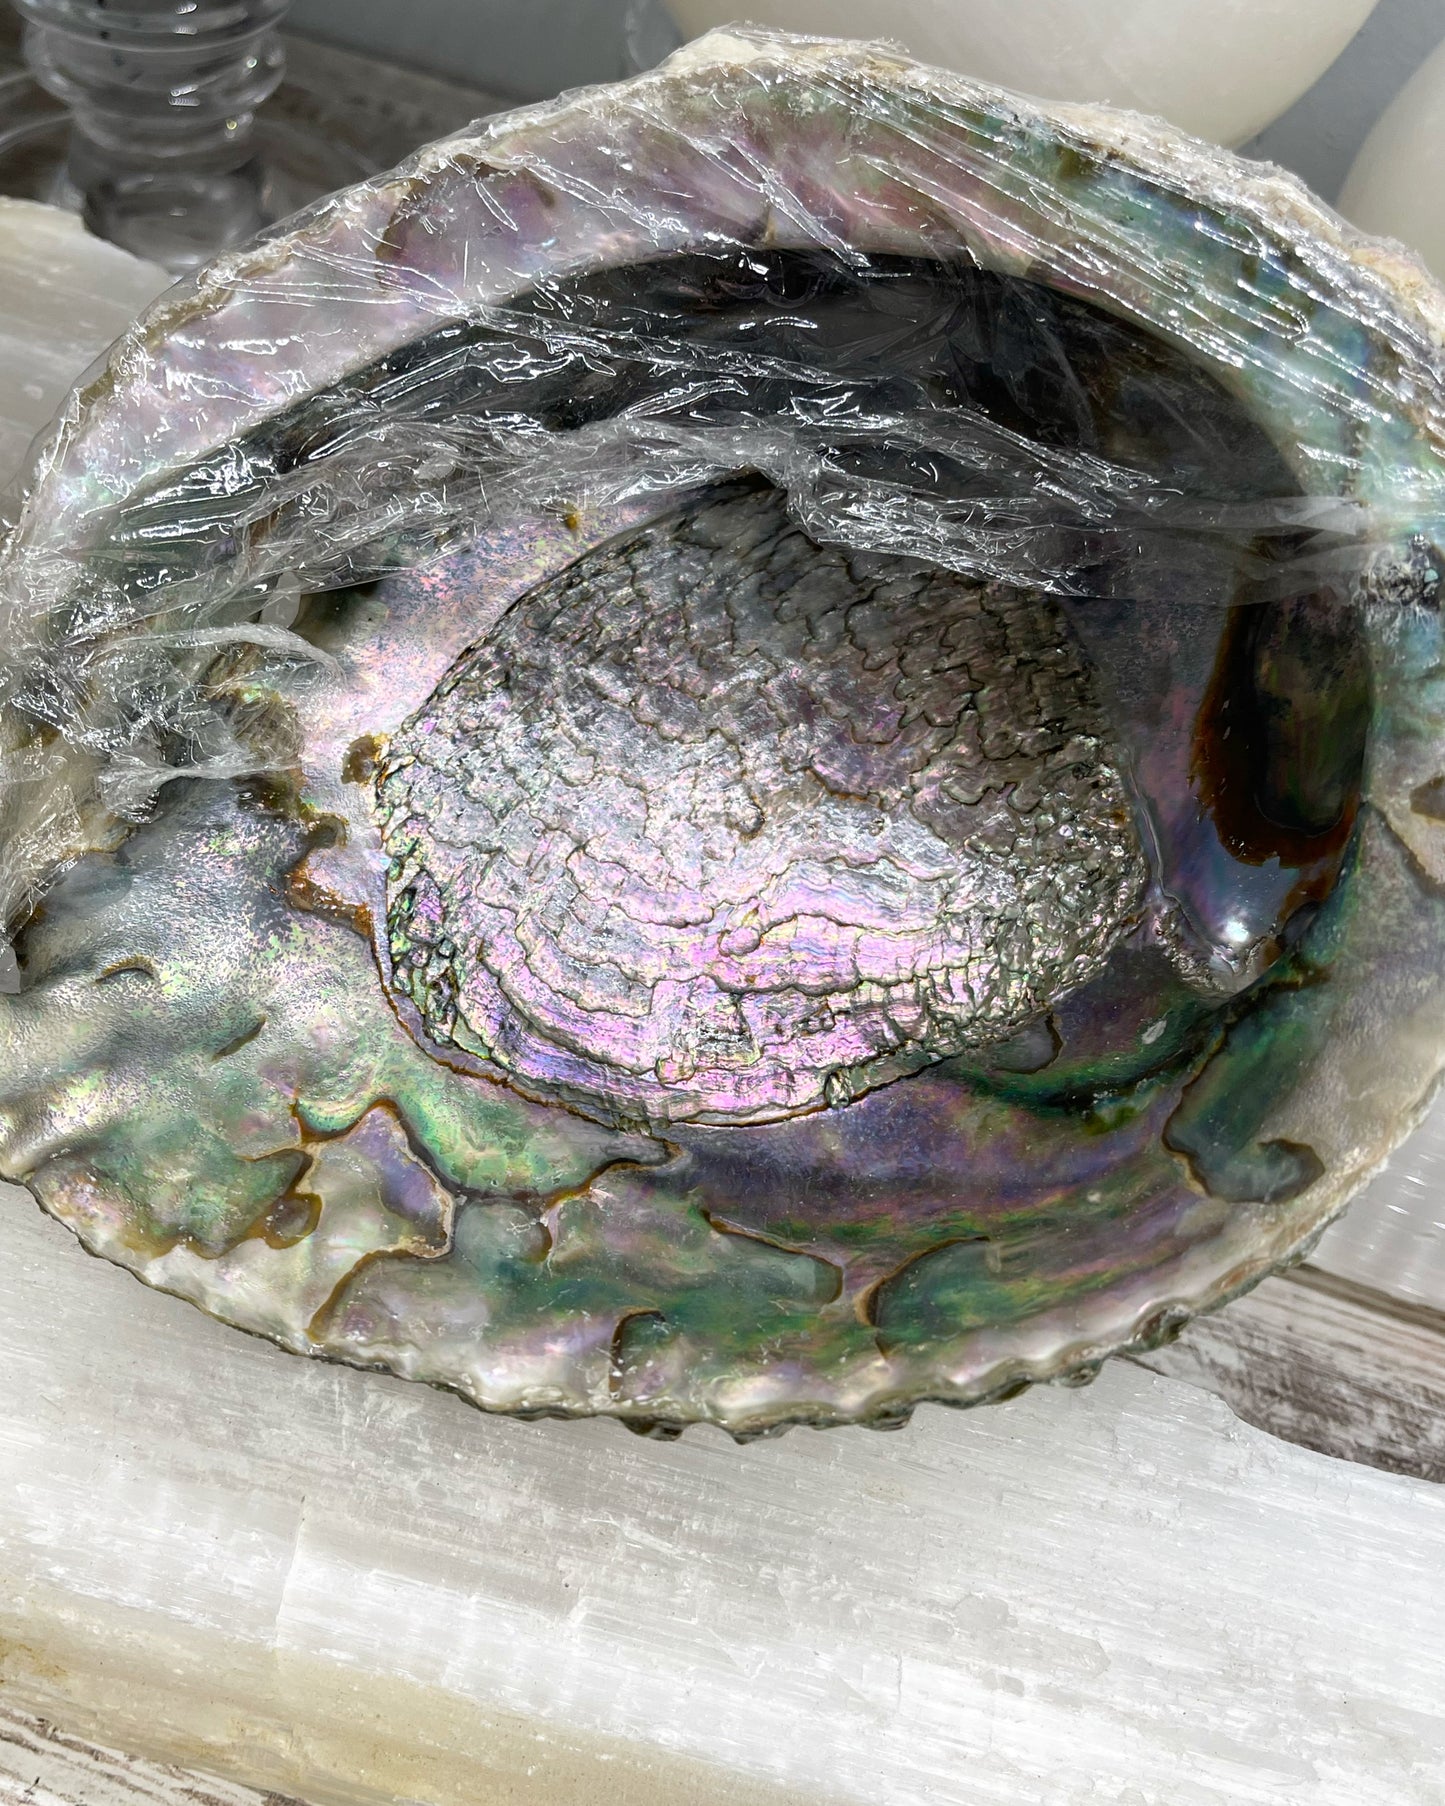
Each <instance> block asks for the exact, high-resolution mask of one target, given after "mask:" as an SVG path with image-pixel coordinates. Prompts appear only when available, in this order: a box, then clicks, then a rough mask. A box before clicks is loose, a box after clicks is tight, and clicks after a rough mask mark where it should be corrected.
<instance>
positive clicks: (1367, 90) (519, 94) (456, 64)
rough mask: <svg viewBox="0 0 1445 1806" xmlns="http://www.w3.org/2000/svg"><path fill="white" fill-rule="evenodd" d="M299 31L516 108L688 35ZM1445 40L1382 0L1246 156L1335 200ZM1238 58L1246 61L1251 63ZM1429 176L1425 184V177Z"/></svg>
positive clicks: (389, 15) (613, 18)
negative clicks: (1382, 119) (1375, 132)
mask: <svg viewBox="0 0 1445 1806" xmlns="http://www.w3.org/2000/svg"><path fill="white" fill-rule="evenodd" d="M681 4H682V5H683V7H684V8H687V9H688V10H690V11H691V12H693V13H696V14H699V15H700V14H702V13H703V12H708V13H709V14H710V15H711V16H723V17H727V16H729V15H731V16H734V17H737V18H747V17H749V16H750V15H749V9H748V6H747V3H746V0H739V4H738V5H737V6H736V7H735V8H729V7H727V6H723V7H717V6H706V7H704V6H702V5H699V4H696V0H693V3H692V4H689V0H681ZM961 4H962V0H938V4H937V6H936V8H935V10H936V11H937V12H938V13H940V14H942V15H943V16H944V18H945V19H947V18H948V15H949V14H950V13H952V12H953V11H954V9H955V8H956V7H959V6H960V5H961ZM1210 4H1211V5H1212V6H1214V7H1216V8H1217V10H1218V13H1219V16H1220V17H1221V19H1224V18H1226V17H1227V18H1229V19H1231V20H1232V19H1233V18H1234V17H1235V16H1236V14H1242V15H1244V16H1246V17H1247V16H1248V15H1249V14H1250V13H1251V12H1253V13H1255V14H1256V15H1257V16H1259V17H1260V18H1262V17H1263V16H1264V15H1266V14H1270V15H1286V16H1288V15H1293V16H1294V17H1296V18H1298V19H1299V20H1300V21H1301V26H1300V40H1301V42H1300V59H1301V61H1302V62H1303V63H1308V62H1309V61H1310V59H1311V56H1312V54H1313V52H1312V42H1313V32H1317V31H1318V29H1319V21H1320V20H1321V19H1322V18H1324V17H1325V16H1326V15H1328V16H1329V19H1330V23H1331V29H1334V28H1335V26H1334V21H1336V20H1338V19H1339V18H1342V17H1344V16H1345V13H1346V10H1347V9H1346V8H1344V7H1342V6H1340V5H1339V4H1337V0H1318V3H1317V0H1249V3H1248V5H1239V4H1238V0H1210ZM765 5H766V9H767V10H768V12H769V13H770V14H776V15H777V16H779V17H781V16H782V11H783V9H782V7H781V6H780V5H778V4H776V0H773V4H770V5H769V4H767V0H763V4H760V5H757V6H755V7H754V9H753V16H756V15H758V14H760V13H761V12H762V11H763V10H764V6H765ZM1091 9H1093V10H1094V11H1096V12H1099V13H1104V14H1107V15H1108V16H1109V17H1110V18H1111V19H1113V18H1116V17H1125V16H1128V15H1129V14H1131V13H1132V14H1133V15H1135V16H1136V17H1137V18H1138V19H1139V20H1140V21H1141V22H1142V21H1143V20H1145V19H1146V18H1147V19H1148V20H1149V22H1150V24H1151V26H1154V27H1156V28H1157V25H1158V21H1159V19H1160V17H1161V16H1162V15H1165V14H1167V13H1168V12H1169V11H1171V10H1175V9H1177V10H1179V11H1181V12H1184V13H1194V12H1197V11H1199V10H1200V7H1199V6H1197V5H1188V4H1185V3H1184V0H1142V3H1141V0H1125V3H1124V4H1120V3H1119V0H1084V4H1083V5H1082V6H1081V7H1079V9H1078V10H1081V11H1083V12H1085V13H1087V12H1089V11H1090V10H1091ZM797 10H798V12H799V14H801V13H802V11H804V10H806V11H807V13H808V16H809V21H810V23H811V22H812V20H813V19H814V18H818V19H821V18H823V17H824V16H826V15H829V14H830V13H836V14H837V15H838V18H839V21H840V24H839V28H840V29H841V28H842V23H843V14H844V13H845V12H846V13H848V14H849V15H850V16H851V15H854V14H857V15H860V16H861V15H863V14H864V13H865V12H866V13H871V14H874V15H876V16H878V17H880V18H884V19H887V18H889V17H893V18H895V19H897V20H899V21H900V22H899V23H898V24H896V25H894V26H893V27H892V28H893V29H895V30H902V29H903V24H902V20H903V18H904V17H905V15H906V12H907V10H908V8H907V7H906V6H904V5H903V4H901V3H900V4H898V5H887V4H883V3H882V0H875V3H874V4H872V5H870V6H867V7H865V6H863V5H862V4H859V0H850V3H849V4H846V5H844V4H841V3H840V4H839V5H836V6H834V5H831V4H828V3H826V0H812V4H810V5H808V4H806V0H804V4H800V5H799V6H798V8H797ZM912 10H913V12H914V13H916V14H917V13H923V12H924V10H925V9H924V7H923V6H922V5H920V4H919V0H912ZM987 10H990V11H992V10H995V9H994V8H992V7H990V8H988V9H987ZM1015 10H1016V12H1017V14H1018V16H1019V23H1020V28H1021V32H1022V31H1025V30H1026V29H1027V28H1028V27H1029V26H1030V24H1031V15H1033V14H1034V13H1037V12H1040V11H1043V10H1053V11H1062V10H1065V9H1063V8H1060V7H1058V6H1057V5H1056V6H1055V7H1053V8H1047V7H1041V6H1040V4H1039V0H1028V3H1027V4H1020V5H1019V6H1018V7H1017V8H1016V9H1015ZM1205 10H1208V9H1207V8H1206V9H1205ZM1356 10H1357V11H1358V12H1360V13H1364V12H1365V11H1366V7H1365V5H1360V6H1359V7H1358V8H1357V9H1356ZM1312 21H1313V22H1314V23H1313V31H1312ZM292 23H293V24H294V25H295V27H296V29H297V30H298V31H305V32H310V33H312V34H313V35H315V36H317V37H321V38H327V39H330V40H331V41H332V42H333V43H338V44H346V45H350V46H351V47H353V48H355V49H359V50H366V51H370V52H372V53H373V54H377V53H379V54H384V55H387V56H393V57H395V58H396V59H397V61H399V62H404V63H407V64H410V65H412V66H413V67H415V68H419V69H427V70H430V71H432V72H433V73H436V74H439V75H446V76H450V77H452V78H453V79H454V80H458V81H467V82H472V83H474V84H476V85H477V86H479V87H484V88H490V89H492V90H493V91H495V92H497V93H501V94H506V95H508V96H511V97H514V98H516V99H518V100H536V99H541V98H542V97H544V96H546V95H549V94H554V93H556V92H557V90H558V89H559V88H564V87H570V86H574V85H576V84H577V83H580V82H589V81H609V80H612V79H614V78H615V77H617V76H620V75H623V74H626V73H629V72H631V71H633V70H635V69H637V68H640V67H646V66H647V65H648V64H650V63H652V62H655V61H656V60H657V59H658V58H659V57H661V56H663V55H665V54H666V52H667V50H668V49H670V48H671V47H672V46H673V45H674V44H676V43H677V42H678V39H679V36H680V33H679V31H678V29H677V27H676V25H675V24H674V23H673V21H672V19H671V17H670V16H669V14H668V12H667V9H666V7H665V6H664V4H663V0H294V5H293V12H292ZM818 28H819V27H817V26H815V27H814V29H818ZM1227 36H1228V34H1225V37H1224V38H1223V39H1222V40H1221V56H1223V54H1225V52H1226V51H1227V50H1228V48H1229V45H1228V43H1227V41H1226V40H1227ZM1442 41H1445V0H1379V3H1378V4H1377V5H1376V6H1375V8H1374V10H1373V12H1370V13H1369V14H1368V16H1367V17H1366V18H1365V23H1364V25H1363V26H1362V28H1361V29H1360V30H1359V32H1358V33H1357V35H1356V36H1355V37H1354V39H1353V40H1352V41H1350V42H1349V43H1348V45H1347V48H1346V49H1345V51H1344V53H1343V55H1341V56H1340V58H1339V59H1338V61H1336V62H1335V63H1334V64H1333V65H1332V66H1331V67H1330V68H1328V69H1327V70H1326V71H1325V73H1324V74H1323V75H1322V76H1321V77H1320V78H1319V80H1318V81H1316V82H1315V83H1314V85H1313V86H1312V87H1311V88H1310V89H1309V90H1308V92H1306V93H1305V94H1304V95H1303V96H1302V97H1301V98H1300V99H1299V100H1298V101H1297V102H1296V103H1295V104H1294V105H1293V106H1292V107H1290V109H1289V111H1288V112H1286V113H1285V114H1284V115H1283V116H1282V117H1281V118H1279V119H1277V120H1276V121H1275V122H1274V123H1273V124H1272V125H1270V126H1268V127H1266V128H1265V129H1264V130H1263V131H1262V132H1260V133H1259V134H1258V135H1257V136H1256V137H1254V138H1253V139H1251V140H1249V141H1248V142H1246V143H1245V144H1244V145H1242V146H1241V147H1240V148H1241V149H1242V150H1243V151H1244V152H1245V154H1246V155H1248V156H1257V157H1268V158H1271V159H1273V160H1274V161H1276V162H1279V163H1283V164H1284V165H1285V166H1286V167H1287V168H1289V169H1293V170H1295V171H1296V172H1297V173H1298V174H1299V175H1301V176H1303V177H1304V179H1305V180H1306V181H1307V182H1308V183H1309V184H1310V186H1311V187H1312V188H1314V189H1315V190H1316V191H1317V192H1318V193H1320V194H1322V195H1323V196H1324V197H1325V199H1326V200H1335V199H1336V198H1338V196H1339V194H1340V191H1341V188H1342V187H1343V185H1344V181H1345V177H1346V175H1347V174H1348V172H1349V169H1350V165H1351V164H1352V162H1353V161H1354V159H1355V156H1356V153H1357V152H1358V151H1359V149H1360V147H1361V145H1362V144H1363V143H1364V141H1365V138H1366V137H1367V136H1368V134H1369V132H1370V129H1371V127H1372V126H1373V125H1374V124H1375V122H1376V120H1377V119H1378V118H1379V116H1380V114H1381V113H1382V112H1383V111H1384V109H1385V108H1386V106H1387V105H1388V104H1389V102H1390V101H1391V100H1392V99H1393V97H1394V96H1395V95H1396V94H1397V93H1398V92H1399V90H1400V89H1401V88H1403V87H1404V85H1405V83H1406V82H1407V81H1409V79H1410V78H1411V76H1412V75H1414V74H1415V72H1416V71H1417V70H1418V69H1419V68H1420V66H1421V64H1422V63H1423V62H1424V61H1425V59H1426V57H1427V56H1428V55H1429V53H1430V52H1431V51H1432V50H1434V49H1435V48H1436V46H1437V45H1439V44H1440V43H1441V42H1442ZM1242 60H1244V61H1246V62H1247V60H1248V59H1247V56H1245V57H1244V58H1243V59H1242ZM1222 73H1223V72H1222V71H1221V70H1220V68H1219V67H1218V65H1217V64H1216V66H1214V67H1212V68H1211V67H1208V66H1205V65H1203V64H1201V68H1200V71H1199V79H1200V82H1201V84H1211V85H1212V84H1215V83H1217V82H1219V80H1220V77H1221V74H1222ZM1244 73H1245V71H1244V70H1241V71H1240V74H1241V75H1243V74H1244ZM1421 179H1422V182H1423V180H1424V179H1425V178H1424V175H1423V173H1422V178H1421ZM1432 185H1433V186H1435V187H1439V186H1441V184H1440V183H1439V181H1438V177H1433V178H1432Z"/></svg>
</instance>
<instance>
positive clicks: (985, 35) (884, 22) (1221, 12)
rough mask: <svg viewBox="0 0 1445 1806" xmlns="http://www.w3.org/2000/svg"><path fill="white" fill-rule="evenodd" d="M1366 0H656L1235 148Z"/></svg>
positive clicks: (698, 22) (1335, 45) (1297, 84)
mask: <svg viewBox="0 0 1445 1806" xmlns="http://www.w3.org/2000/svg"><path fill="white" fill-rule="evenodd" d="M1374 3H1375V0H964V3H959V0H747V4H745V5H743V6H742V7H741V8H739V6H738V5H737V4H736V3H735V0H668V4H669V6H670V7H671V9H672V11H673V13H674V15H675V16H676V18H677V19H678V22H679V23H680V24H681V25H682V27H683V28H684V30H686V31H687V32H689V33H695V32H700V31H704V30H706V29H707V28H708V27H709V26H712V25H725V24H727V23H729V22H730V21H731V20H733V19H736V18H738V17H739V16H740V14H741V16H745V17H747V18H749V19H751V20H752V21H753V22H754V23H756V24H759V25H776V26H781V27H784V28H786V29H788V30H792V31H805V32H817V33H822V34H827V35H830V36H836V37H867V38H880V37H886V38H894V39H897V40H899V41H901V42H902V43H904V44H906V45H907V46H908V48H909V49H910V50H911V51H912V52H913V53H914V55H916V56H919V57H921V58H923V60H924V61H925V62H931V63H941V64H943V65H944V66H945V67H948V68H953V69H960V70H962V71H963V72H964V73H965V74H967V75H975V76H978V77H980V78H981V79H983V80H985V81H991V82H998V83H1000V84H1001V85H1002V86H1004V87H1006V88H1015V89H1018V90H1019V91H1020V92H1022V93H1025V94H1039V95H1043V96H1044V97H1045V98H1047V99H1051V100H1098V101H1107V102H1109V103H1110V104H1111V105H1113V106H1120V107H1133V108H1136V109H1137V110H1138V111H1140V112H1144V113H1158V114H1161V115H1162V116H1163V117H1164V118H1165V119H1168V120H1170V121H1171V122H1172V123H1173V124H1175V125H1177V126H1181V127H1182V128H1183V129H1184V130H1185V131H1188V132H1194V133H1196V134H1197V135H1198V136H1200V137H1202V138H1212V139H1215V140H1217V141H1218V142H1220V143H1222V144H1238V143H1240V142H1242V141H1243V140H1244V139H1246V138H1249V137H1251V136H1252V135H1253V134H1254V133H1255V132H1257V131H1259V130H1260V128H1261V127H1262V126H1265V125H1267V124H1268V123H1269V122H1270V120H1272V119H1273V118H1275V117H1276V115H1278V114H1280V113H1282V112H1283V111H1284V110H1285V108H1286V107H1288V106H1289V105H1290V104H1291V102H1293V101H1294V100H1296V99H1297V98H1298V97H1299V96H1300V95H1301V94H1303V93H1304V91H1305V89H1306V88H1308V87H1309V86H1310V84H1311V83H1312V82H1313V81H1314V80H1315V79H1316V77H1317V76H1319V75H1320V74H1321V73H1322V72H1323V71H1324V70H1325V69H1326V68H1328V66H1329V65H1330V64H1331V63H1332V62H1333V61H1334V60H1335V58H1336V57H1337V56H1338V55H1339V54H1340V52H1341V51H1342V50H1343V49H1344V47H1345V45H1346V44H1348V43H1349V41H1350V39H1351V38H1352V37H1353V36H1354V34H1355V32H1356V31H1357V30H1358V29H1359V27H1360V26H1361V25H1362V24H1363V22H1364V21H1365V19H1366V18H1367V17H1368V16H1369V14H1370V11H1371V9H1372V7H1373V5H1374Z"/></svg>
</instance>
